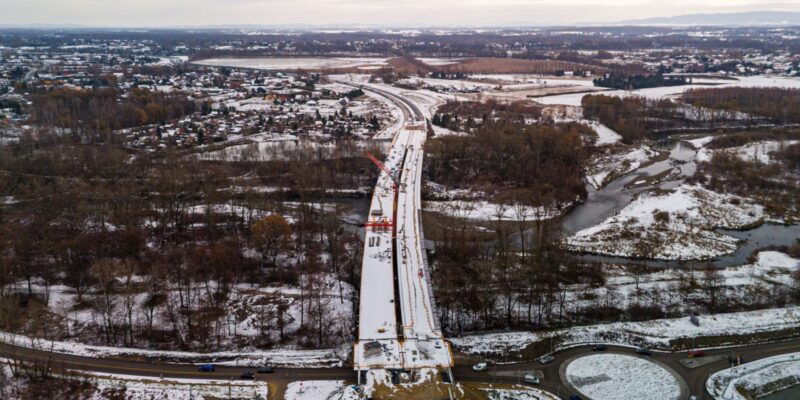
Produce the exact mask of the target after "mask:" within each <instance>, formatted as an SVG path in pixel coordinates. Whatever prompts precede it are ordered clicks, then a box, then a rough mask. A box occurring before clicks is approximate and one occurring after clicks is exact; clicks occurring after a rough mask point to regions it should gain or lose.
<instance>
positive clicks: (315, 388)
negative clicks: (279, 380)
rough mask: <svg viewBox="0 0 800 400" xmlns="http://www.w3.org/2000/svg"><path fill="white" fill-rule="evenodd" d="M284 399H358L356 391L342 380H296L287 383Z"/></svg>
mask: <svg viewBox="0 0 800 400" xmlns="http://www.w3.org/2000/svg"><path fill="white" fill-rule="evenodd" d="M283 399H284V400H358V399H359V396H358V393H357V392H356V391H355V390H354V389H353V388H352V387H351V386H346V385H345V384H344V381H296V382H291V383H289V386H288V387H287V388H286V394H285V395H284V397H283Z"/></svg>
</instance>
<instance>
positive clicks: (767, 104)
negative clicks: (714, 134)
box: [683, 87, 800, 124]
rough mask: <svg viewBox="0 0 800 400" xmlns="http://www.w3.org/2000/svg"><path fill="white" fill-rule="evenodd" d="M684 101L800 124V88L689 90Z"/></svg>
mask: <svg viewBox="0 0 800 400" xmlns="http://www.w3.org/2000/svg"><path fill="white" fill-rule="evenodd" d="M683 101H685V102H687V103H689V104H691V105H693V106H695V107H701V108H709V109H719V110H726V111H731V112H737V113H744V114H746V115H747V117H748V119H749V120H753V119H757V118H758V117H763V118H768V119H769V120H770V121H772V122H773V123H776V124H789V123H792V124H796V123H800V112H798V110H800V89H784V88H777V87H776V88H743V87H741V88H739V87H728V88H709V89H692V90H689V91H687V92H686V93H685V94H684V96H683Z"/></svg>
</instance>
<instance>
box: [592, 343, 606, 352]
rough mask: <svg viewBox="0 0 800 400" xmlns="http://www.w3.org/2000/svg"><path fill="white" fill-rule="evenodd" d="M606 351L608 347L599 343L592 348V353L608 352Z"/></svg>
mask: <svg viewBox="0 0 800 400" xmlns="http://www.w3.org/2000/svg"><path fill="white" fill-rule="evenodd" d="M606 350H608V346H606V345H604V344H602V343H598V344H596V345H594V346H592V351H606Z"/></svg>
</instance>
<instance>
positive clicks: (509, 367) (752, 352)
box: [453, 339, 800, 399]
mask: <svg viewBox="0 0 800 400" xmlns="http://www.w3.org/2000/svg"><path fill="white" fill-rule="evenodd" d="M608 351H611V352H616V353H625V354H631V355H636V354H635V352H634V349H632V348H629V347H619V346H608ZM798 351H800V340H797V339H795V340H789V341H785V342H778V343H768V344H760V345H749V346H742V347H732V348H727V349H717V350H706V357H712V356H715V355H724V356H726V357H727V356H729V355H734V356H735V355H740V356H741V357H742V359H743V360H744V361H745V362H751V361H755V360H758V359H761V358H766V357H772V356H776V355H780V354H786V353H792V352H798ZM588 354H593V351H592V347H591V346H580V347H574V348H570V349H566V350H563V351H559V352H556V353H555V354H554V356H555V360H554V361H553V362H550V363H548V364H544V365H542V364H540V363H538V362H534V363H516V364H498V365H492V366H490V367H489V371H487V372H474V371H472V369H471V366H469V365H458V366H456V368H455V369H454V371H453V374H454V375H455V378H456V381H462V382H499V383H520V382H519V379H518V378H508V377H503V378H501V377H492V376H490V373H489V372H504V371H505V372H508V371H536V370H539V371H542V372H543V373H544V379H543V380H542V383H541V385H540V386H539V387H541V388H542V389H545V390H547V391H549V392H552V393H554V394H557V395H559V396H560V397H561V398H564V399H568V398H569V396H570V395H573V394H578V393H576V392H574V391H572V390H570V388H569V387H567V386H566V384H565V383H564V382H562V381H561V378H560V376H559V368H560V367H561V365H562V364H563V363H565V362H566V361H567V360H569V359H572V358H574V357H578V356H581V355H588ZM638 357H645V356H638ZM645 358H647V357H645ZM651 358H652V359H653V360H655V361H658V362H659V363H661V364H663V365H665V366H667V367H669V368H670V369H672V370H673V371H674V372H675V373H677V374H678V375H679V376H680V377H681V378H683V380H684V381H686V384H687V385H688V387H689V393H690V394H691V395H695V396H697V398H698V399H711V396H709V395H708V394H707V393H706V390H705V385H706V380H708V377H709V376H711V374H713V373H715V372H718V371H721V370H723V369H726V368H730V365H729V364H728V361H727V358H726V359H725V360H723V361H718V362H715V363H712V364H708V365H705V366H701V367H697V368H688V367H686V366H685V365H683V364H682V363H681V362H680V360H683V359H686V358H687V353H686V352H685V351H683V352H679V353H662V352H653V355H652V356H651Z"/></svg>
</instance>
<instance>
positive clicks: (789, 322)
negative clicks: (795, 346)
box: [450, 307, 800, 354]
mask: <svg viewBox="0 0 800 400" xmlns="http://www.w3.org/2000/svg"><path fill="white" fill-rule="evenodd" d="M699 320H700V326H695V325H694V324H692V322H691V321H690V320H689V318H688V317H686V318H670V319H656V320H651V321H644V322H617V323H611V324H599V325H587V326H577V327H572V328H567V329H560V330H555V331H549V332H503V333H490V334H483V335H473V336H465V337H462V338H453V339H450V341H451V343H452V344H453V346H454V347H455V348H456V349H457V350H459V351H460V352H462V353H466V354H503V353H507V352H513V351H519V350H522V349H524V348H525V347H527V346H528V345H530V344H532V343H536V342H541V341H544V340H549V339H550V338H556V339H558V340H557V343H559V344H558V347H557V348H567V347H571V346H575V345H579V344H588V343H597V342H606V343H615V344H621V345H630V346H648V347H651V348H653V349H659V350H679V349H673V347H672V345H671V343H670V342H672V341H674V340H679V339H688V338H693V337H694V338H697V337H713V336H726V335H748V334H754V333H763V332H777V331H781V330H785V329H794V328H798V327H800V307H789V308H775V309H767V310H759V311H747V312H739V313H729V314H713V315H702V316H700V317H699Z"/></svg>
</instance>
